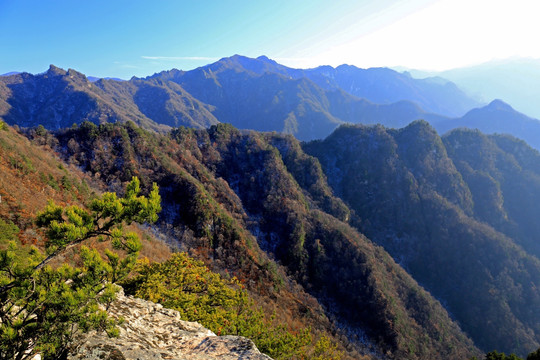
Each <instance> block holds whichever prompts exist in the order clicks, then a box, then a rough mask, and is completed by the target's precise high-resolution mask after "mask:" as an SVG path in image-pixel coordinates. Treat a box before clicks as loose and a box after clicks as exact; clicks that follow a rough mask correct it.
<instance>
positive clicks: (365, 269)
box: [57, 123, 477, 359]
mask: <svg viewBox="0 0 540 360" xmlns="http://www.w3.org/2000/svg"><path fill="white" fill-rule="evenodd" d="M171 135H172V138H171V137H167V136H163V135H156V134H152V133H149V132H146V131H143V130H141V129H139V128H137V127H134V125H130V124H127V125H125V126H120V125H102V126H100V127H95V126H93V125H90V124H88V123H85V124H83V126H81V127H79V128H73V129H69V130H65V131H62V132H60V133H58V136H57V138H58V141H59V144H60V147H59V149H63V155H64V156H65V158H66V160H67V161H68V162H71V163H74V164H76V165H77V166H80V167H82V168H83V169H85V171H88V172H90V173H91V174H93V176H94V177H98V178H99V179H101V180H103V181H105V182H106V183H109V184H117V183H119V182H122V181H125V177H128V176H131V175H138V176H139V177H140V178H141V179H142V183H143V184H144V183H147V182H150V181H156V182H157V183H158V184H159V185H160V189H161V192H162V197H163V208H164V210H163V212H162V216H161V220H160V221H161V229H162V230H165V229H168V230H167V231H166V233H167V234H168V235H169V238H168V239H169V240H168V241H169V243H170V244H171V245H172V246H173V247H177V248H180V249H185V250H187V251H189V253H190V254H192V255H193V256H196V257H198V258H201V259H203V260H205V261H206V263H207V264H208V265H209V266H211V267H212V268H213V269H214V270H216V271H219V272H221V273H227V272H228V273H231V274H234V275H236V276H238V277H239V278H240V279H243V281H244V282H245V284H246V285H247V287H248V289H250V291H251V292H252V293H253V294H254V296H256V297H258V298H259V299H260V301H263V302H265V303H266V304H267V305H266V306H267V307H269V308H273V309H275V310H277V315H278V316H279V318H280V319H282V320H281V321H284V322H289V323H290V322H291V321H292V322H293V323H294V324H297V325H298V326H305V324H311V325H312V327H314V328H315V329H320V330H321V331H322V330H323V329H331V328H332V327H331V324H330V323H329V322H328V320H325V319H326V318H327V317H329V318H332V319H335V321H337V323H338V324H339V326H340V327H341V328H342V329H347V333H348V340H346V338H345V337H342V338H340V339H341V340H340V341H341V343H342V346H348V349H349V350H348V351H349V352H350V354H351V355H352V356H353V357H355V356H354V351H361V352H364V353H365V354H377V353H378V354H379V356H383V355H382V354H386V355H384V356H387V357H389V358H400V359H402V358H409V359H424V358H426V359H427V358H432V357H433V356H439V357H441V358H448V359H451V358H456V357H467V356H470V355H472V354H476V353H477V352H476V350H475V348H474V346H473V344H472V342H470V340H468V338H467V337H466V336H465V335H464V334H463V333H462V332H461V331H460V330H459V328H458V327H457V326H456V324H455V323H453V322H452V321H451V320H450V318H449V317H448V315H447V313H446V311H445V310H444V309H443V308H442V306H441V305H440V304H439V303H438V302H437V301H436V300H434V299H433V298H432V297H431V296H430V295H429V294H428V293H427V292H425V291H424V290H423V289H422V288H421V287H420V286H419V285H418V284H417V283H416V282H415V281H414V280H413V279H412V278H411V277H410V276H409V275H408V274H407V273H406V272H405V271H404V270H403V269H401V268H400V267H399V266H398V265H397V264H396V263H395V262H394V261H393V260H392V259H391V257H390V256H389V255H388V254H387V253H386V252H384V251H383V250H382V249H381V248H379V247H375V246H373V244H372V243H371V242H370V241H369V240H368V239H366V238H365V237H364V236H362V235H361V234H359V233H357V232H356V231H355V230H353V229H352V228H351V227H350V226H348V225H347V224H346V223H344V222H341V221H340V220H338V219H336V218H335V217H334V216H332V215H331V214H334V215H335V216H338V217H339V218H341V219H343V220H347V219H348V217H349V215H348V214H349V211H348V209H347V208H346V206H345V205H344V204H343V203H342V202H341V201H340V200H339V199H336V198H334V197H333V195H332V194H331V191H330V189H329V188H328V185H326V183H325V180H324V177H323V176H322V173H321V169H320V167H318V165H317V162H316V161H314V159H313V158H310V157H308V156H306V155H305V154H303V152H302V151H301V149H300V146H299V143H298V142H297V140H294V139H293V138H282V137H279V136H276V137H274V136H273V135H268V136H269V138H267V137H266V135H262V134H259V133H255V132H246V133H243V132H240V131H238V130H236V129H234V128H232V127H231V126H228V125H218V126H213V127H211V128H210V129H209V130H199V131H194V130H189V129H185V128H181V129H178V130H175V131H173V132H172V134H171ZM173 139H174V140H173ZM272 144H276V146H277V147H274V146H273V145H272ZM278 148H279V150H278ZM280 151H282V152H283V154H284V155H283V158H287V160H286V161H285V162H284V161H283V160H282V155H281V153H280ZM285 152H288V153H287V154H285ZM289 167H291V168H295V170H291V171H292V173H291V172H289V170H288V168H289ZM293 174H296V175H293ZM301 174H306V175H307V174H312V175H311V176H306V177H305V178H304V179H301V178H300V175H301ZM296 178H298V180H296ZM299 184H304V185H303V186H305V188H304V189H303V188H302V187H300V185H299ZM325 211H328V212H330V213H331V214H328V213H326V212H325ZM274 259H275V260H279V262H278V263H281V264H283V266H284V267H283V268H282V267H281V266H279V265H277V266H276V263H275V260H274ZM381 264H384V266H381ZM284 270H285V272H283V271H284ZM296 282H297V283H298V284H299V285H301V287H299V285H294V284H295V283H296ZM338 284H339V285H340V286H337V285H338ZM306 291H307V292H308V293H309V294H310V295H308V293H306ZM269 299H274V300H271V301H269ZM388 299H393V300H388ZM318 303H321V304H323V305H324V307H321V306H320V305H318ZM359 309H361V310H359ZM301 324H303V325H301ZM325 331H328V330H325ZM338 334H339V332H338ZM362 339H363V340H362ZM366 341H367V342H366ZM349 342H350V343H349ZM348 343H349V344H350V345H347V344H348ZM351 345H354V346H351ZM355 348H356V349H357V350H354V349H355ZM362 349H363V350H362ZM436 354H437V355H436ZM357 356H358V355H357ZM370 356H372V355H370Z"/></svg>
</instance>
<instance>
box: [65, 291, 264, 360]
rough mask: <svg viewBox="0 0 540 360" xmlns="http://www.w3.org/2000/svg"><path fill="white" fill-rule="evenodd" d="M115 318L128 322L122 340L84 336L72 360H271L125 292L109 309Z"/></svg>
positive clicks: (251, 347) (248, 344)
mask: <svg viewBox="0 0 540 360" xmlns="http://www.w3.org/2000/svg"><path fill="white" fill-rule="evenodd" d="M108 312H109V314H110V315H111V316H112V317H115V318H119V317H122V318H124V322H123V324H122V325H120V326H119V328H120V336H119V337H117V338H109V337H108V336H107V335H106V334H104V333H96V332H91V333H89V334H84V335H82V336H81V338H80V339H79V340H78V341H77V342H78V343H79V346H78V348H77V350H76V351H75V352H74V353H73V354H71V355H70V356H69V358H68V359H70V360H97V359H110V360H131V359H133V360H134V359H137V360H158V359H183V360H184V359H185V360H211V359H221V360H232V359H242V360H271V358H270V357H268V356H266V355H264V354H261V353H260V352H259V350H258V349H257V348H256V347H255V345H254V344H253V342H252V341H251V340H249V339H246V338H244V337H240V336H216V334H214V333H213V332H211V331H210V330H208V329H206V328H204V327H203V326H202V325H200V324H198V323H195V322H189V321H182V320H180V314H179V313H178V312H177V311H175V310H171V309H165V308H164V307H163V306H161V305H160V304H155V303H152V302H149V301H145V300H142V299H137V298H134V297H132V296H125V295H124V294H123V292H122V291H120V293H119V294H118V296H117V300H116V301H115V302H114V303H113V304H112V305H111V307H110V308H109V309H108Z"/></svg>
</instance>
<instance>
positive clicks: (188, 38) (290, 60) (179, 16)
mask: <svg viewBox="0 0 540 360" xmlns="http://www.w3.org/2000/svg"><path fill="white" fill-rule="evenodd" d="M537 7H538V5H537V2H536V1H534V0H514V1H512V2H510V1H506V0H504V1H503V0H406V1H405V0H377V1H361V0H356V1H353V0H340V1H332V2H331V1H322V0H309V1H306V0H288V1H281V0H273V1H262V0H257V1H255V0H251V1H240V0H236V1H234V0H216V1H205V0H189V1H187V0H177V1H165V0H154V1H138V0H129V1H126V0H107V1H104V0H86V1H77V0H46V1H45V0H0V74H2V73H6V72H9V71H28V72H31V73H38V72H43V71H45V70H46V69H47V68H48V66H49V64H55V65H57V66H59V67H62V68H66V69H67V68H73V69H76V70H79V71H81V72H83V73H85V74H87V75H93V76H102V77H106V76H110V77H120V78H125V79H128V78H130V77H131V76H133V75H135V76H146V75H151V74H152V73H154V72H157V71H161V70H166V69H171V68H179V69H184V70H188V69H192V68H194V67H197V66H201V65H204V64H207V63H210V62H213V61H215V60H217V59H219V58H221V57H226V56H231V55H233V54H242V55H246V56H250V57H256V56H259V55H267V56H268V57H270V58H273V59H276V60H277V61H278V62H280V63H283V64H286V65H289V66H293V67H313V66H317V65H323V64H330V65H334V66H337V65H339V64H342V63H348V64H353V65H357V66H360V67H370V66H399V65H400V66H406V67H413V68H420V69H436V70H441V69H445V68H452V67H458V66H464V65H470V64H474V63H479V62H482V61H487V60H490V59H492V58H505V57H509V56H528V57H535V56H536V57H540V53H539V54H536V53H535V52H534V51H540V50H533V48H537V46H536V43H537V41H536V39H535V37H536V35H537V34H540V27H539V25H535V24H534V23H537V21H536V19H534V14H538V11H537V10H538V9H537ZM518 39H522V40H519V41H518Z"/></svg>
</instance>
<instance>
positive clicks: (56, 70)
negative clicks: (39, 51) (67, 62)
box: [47, 64, 67, 75]
mask: <svg viewBox="0 0 540 360" xmlns="http://www.w3.org/2000/svg"><path fill="white" fill-rule="evenodd" d="M47 74H48V75H66V74H67V72H66V70H64V69H62V68H59V67H57V66H54V65H53V64H51V65H50V66H49V70H47Z"/></svg>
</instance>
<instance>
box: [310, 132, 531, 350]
mask: <svg viewBox="0 0 540 360" xmlns="http://www.w3.org/2000/svg"><path fill="white" fill-rule="evenodd" d="M482 139H485V141H481V140H482ZM488 139H489V140H488ZM498 143H500V144H501V146H500V147H499V146H497V145H495V144H498ZM304 149H305V151H306V152H307V153H308V154H311V155H314V156H316V157H317V158H318V159H319V161H320V162H321V166H322V168H323V171H324V172H325V174H326V175H327V176H328V183H329V184H330V186H331V187H332V189H333V190H334V191H335V193H336V195H337V196H340V197H341V198H342V199H343V200H344V201H345V203H346V204H347V205H348V206H350V208H351V210H352V211H354V212H355V214H356V216H358V220H357V221H356V222H355V225H356V227H357V228H358V229H359V230H360V231H362V232H363V233H364V234H366V236H368V237H369V238H370V239H372V240H373V241H374V242H375V243H377V244H380V245H382V246H383V247H384V248H385V249H386V250H387V251H388V252H389V253H390V254H391V255H392V256H393V257H394V259H395V260H396V261H397V262H398V263H400V264H401V265H402V266H404V268H405V269H407V270H408V271H409V272H410V273H411V275H412V276H413V277H414V278H415V279H416V280H417V281H419V282H420V283H421V284H422V285H423V286H425V287H426V289H427V290H428V291H430V292H431V293H432V294H433V295H434V296H435V297H436V298H438V299H440V300H441V302H442V303H443V304H445V307H446V308H447V309H448V311H449V312H450V313H451V314H452V316H453V317H455V319H456V320H457V321H458V322H459V323H460V325H461V327H462V328H463V329H464V330H465V331H466V332H467V333H468V334H469V335H470V336H471V337H472V339H473V340H474V341H475V343H476V344H477V345H478V346H479V347H480V348H482V349H483V350H485V351H488V350H490V349H500V350H503V351H505V352H507V353H510V352H515V353H518V354H521V355H523V354H527V353H528V352H530V351H532V350H534V349H536V348H537V347H538V345H539V344H540V332H539V329H538V323H539V320H540V319H539V318H538V315H537V314H534V311H533V310H532V309H534V308H536V307H537V306H539V305H540V304H539V303H538V301H539V300H540V293H538V281H539V277H538V274H539V271H540V261H539V260H538V258H537V257H536V256H534V255H533V254H537V249H536V247H535V246H534V244H535V243H536V241H535V240H533V239H535V235H536V233H535V232H534V229H535V228H534V226H535V222H534V221H532V219H531V216H530V215H529V216H528V217H525V218H520V216H521V215H523V216H524V215H525V214H524V213H525V212H528V213H529V214H533V212H532V211H533V210H532V209H531V208H528V207H527V206H526V204H527V203H533V202H534V198H535V196H537V195H536V192H535V189H536V187H535V186H529V183H531V185H532V184H534V181H535V179H536V177H535V175H534V173H532V172H531V170H529V167H530V166H532V164H534V160H533V159H535V156H538V155H537V154H538V153H537V152H536V151H534V150H532V149H530V148H529V147H527V146H526V145H525V144H523V143H522V142H519V141H517V140H515V139H511V138H509V137H492V138H487V137H486V136H485V135H481V134H480V133H479V132H471V131H465V130H463V131H454V132H452V133H450V134H449V135H448V136H447V137H445V138H444V141H443V140H442V139H441V138H440V137H439V136H438V135H437V133H436V132H435V131H434V129H433V128H432V127H430V126H429V124H427V123H426V122H414V123H412V124H411V125H409V126H407V127H406V128H403V129H400V130H392V129H386V128H384V127H381V126H375V127H366V126H343V127H341V128H339V129H338V130H337V131H335V132H334V133H333V134H332V135H331V136H329V137H328V138H327V139H325V140H324V141H315V142H312V143H308V144H306V145H305V146H304ZM517 159H519V160H517ZM520 164H522V165H520ZM525 166H527V167H525ZM518 169H519V170H518ZM490 171H491V172H490ZM493 177H495V178H493ZM516 177H517V178H519V179H522V180H520V181H521V182H522V183H523V184H524V187H519V185H517V184H516V181H515V180H516ZM510 178H511V179H512V181H511V183H510V181H509V180H508V181H505V179H510ZM495 179H497V180H495ZM499 182H500V183H499ZM525 183H527V184H526V185H525ZM503 186H506V187H505V188H504V189H503ZM527 197H530V200H531V201H530V202H529V201H526V202H522V201H521V200H523V199H524V198H527ZM502 204H504V205H502ZM506 209H508V210H506ZM510 212H512V217H510V216H508V215H507V214H509V213H510ZM518 214H519V215H518ZM488 224H490V225H492V226H493V227H491V226H489V225H488ZM517 229H519V230H517ZM499 231H502V232H499ZM525 234H526V236H524V235H525ZM521 246H523V247H521ZM524 248H525V249H527V250H529V251H530V252H529V253H527V252H525V251H524ZM518 289H519V290H518Z"/></svg>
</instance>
